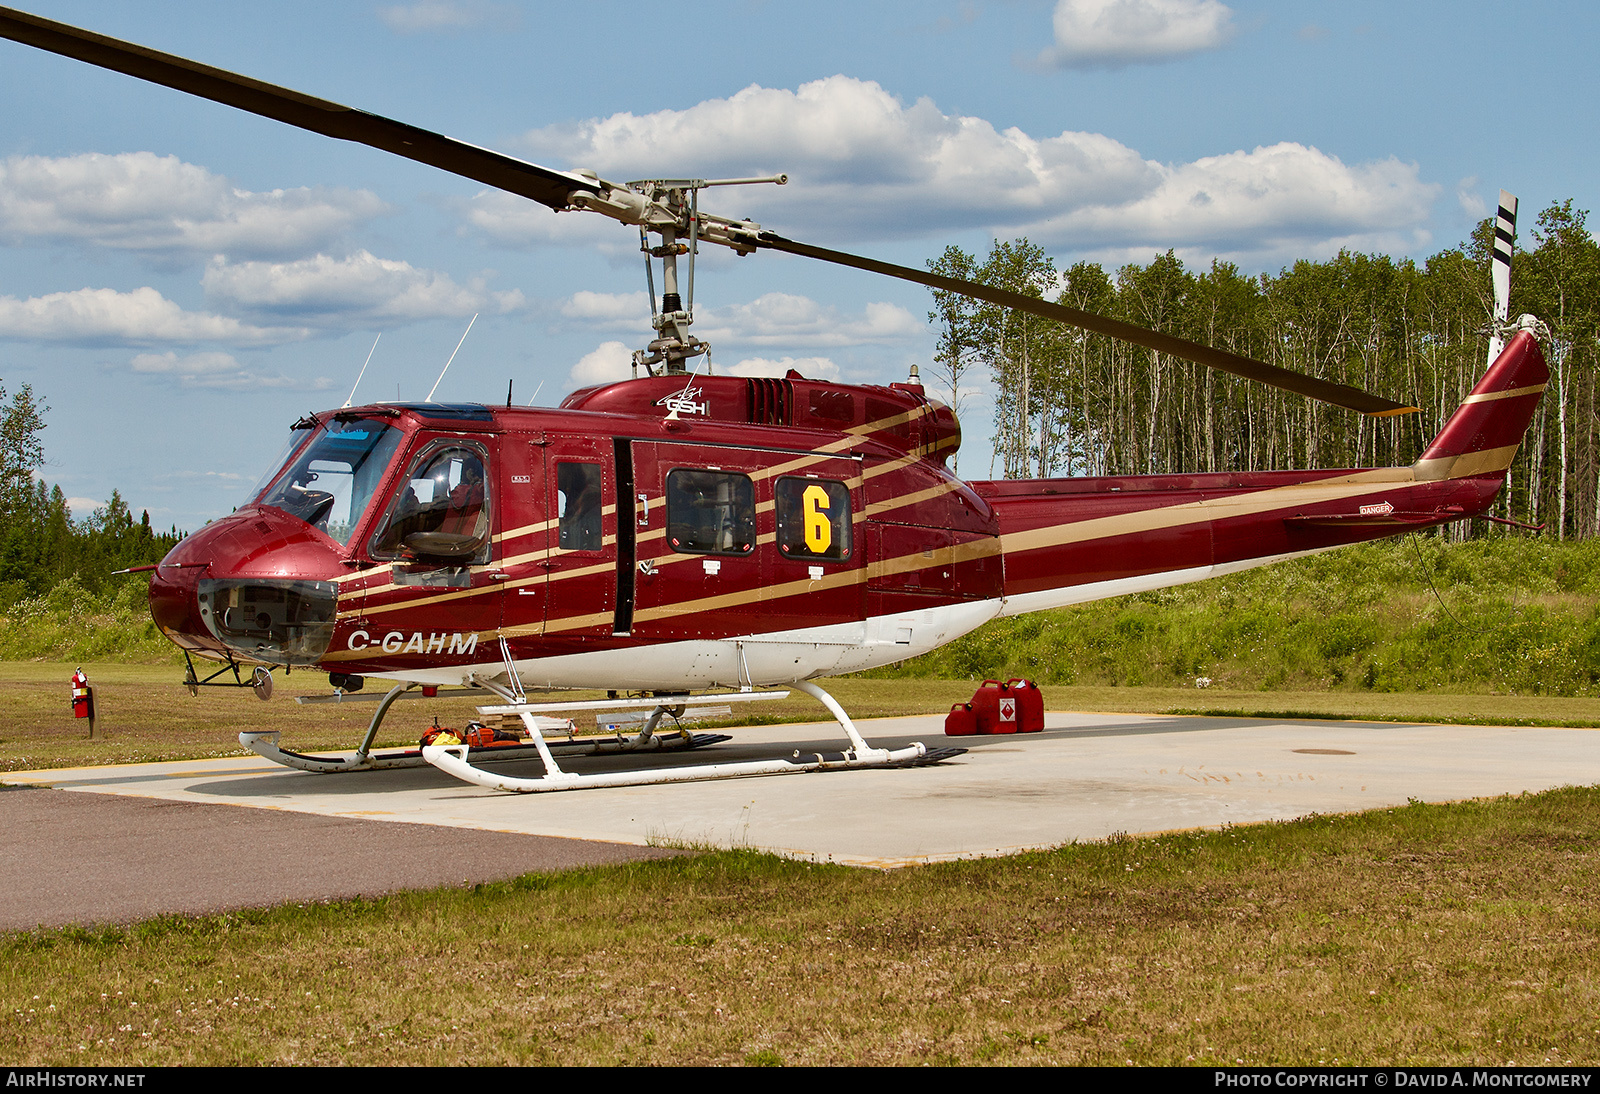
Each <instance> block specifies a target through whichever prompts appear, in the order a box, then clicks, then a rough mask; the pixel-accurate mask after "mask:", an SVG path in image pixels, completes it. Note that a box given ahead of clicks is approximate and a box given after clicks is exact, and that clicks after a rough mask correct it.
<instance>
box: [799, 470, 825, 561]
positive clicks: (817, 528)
mask: <svg viewBox="0 0 1600 1094" xmlns="http://www.w3.org/2000/svg"><path fill="white" fill-rule="evenodd" d="M801 497H802V498H804V499H805V514H806V550H808V551H810V552H811V553H812V554H814V555H821V554H826V553H827V551H828V548H829V547H831V546H833V525H832V524H830V523H829V522H828V514H827V513H824V512H822V510H824V509H826V508H828V492H827V491H826V490H824V489H823V488H822V487H820V486H808V487H806V492H805V493H804V494H802V495H801Z"/></svg>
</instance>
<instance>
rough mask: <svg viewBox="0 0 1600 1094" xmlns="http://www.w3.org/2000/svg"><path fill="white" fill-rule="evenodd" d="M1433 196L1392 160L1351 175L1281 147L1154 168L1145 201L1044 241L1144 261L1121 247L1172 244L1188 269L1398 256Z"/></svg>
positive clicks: (1086, 211) (1080, 213)
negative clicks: (1191, 265) (1219, 263)
mask: <svg viewBox="0 0 1600 1094" xmlns="http://www.w3.org/2000/svg"><path fill="white" fill-rule="evenodd" d="M1438 192H1439V187H1438V186H1436V185H1433V184H1429V183H1424V182H1422V181H1421V180H1420V179H1419V178H1418V172H1417V166H1416V165H1415V164H1405V163H1401V162H1400V161H1399V160H1396V159H1393V158H1390V159H1387V160H1380V161H1378V162H1376V163H1368V164H1362V165H1360V166H1357V167H1350V166H1347V165H1346V164H1344V163H1342V162H1341V161H1340V160H1339V159H1337V158H1336V157H1334V156H1329V155H1327V154H1326V153H1324V152H1321V151H1319V150H1318V149H1316V148H1308V147H1306V146H1305V145H1301V144H1292V143H1287V142H1286V143H1282V144H1275V145H1272V146H1271V147H1268V148H1257V149H1255V150H1253V151H1250V152H1230V153H1229V154H1227V155H1225V156H1208V157H1206V158H1204V159H1199V160H1196V161H1195V162H1193V163H1188V164H1182V165H1180V166H1178V167H1171V168H1162V169H1161V182H1160V183H1159V185H1157V186H1155V187H1152V188H1151V189H1150V190H1149V191H1147V192H1146V193H1144V194H1142V195H1140V196H1138V197H1137V198H1134V199H1133V200H1129V201H1122V202H1117V203H1114V204H1102V205H1092V206H1087V207H1084V208H1080V209H1077V210H1075V211H1073V212H1072V213H1070V214H1068V215H1067V216H1064V217H1061V218H1059V219H1058V220H1056V221H1054V222H1053V223H1052V224H1051V226H1050V228H1051V230H1050V231H1049V232H1048V233H1046V234H1047V236H1049V237H1053V238H1063V237H1065V238H1070V239H1073V240H1075V241H1077V243H1078V245H1079V246H1080V247H1083V248H1090V247H1096V246H1098V247H1099V248H1100V249H1101V250H1102V253H1105V254H1107V255H1120V256H1124V257H1129V258H1139V259H1141V260H1144V261H1148V259H1149V253H1148V252H1149V250H1150V244H1146V245H1145V246H1144V247H1142V248H1141V247H1139V246H1137V245H1129V244H1128V243H1126V242H1125V241H1127V240H1129V239H1130V238H1131V239H1147V240H1150V241H1152V243H1153V244H1154V248H1155V249H1156V250H1164V249H1165V248H1166V247H1168V246H1172V247H1175V249H1177V250H1178V252H1179V254H1180V255H1181V256H1183V257H1184V258H1185V259H1186V260H1187V261H1190V262H1195V261H1206V260H1209V258H1210V257H1211V256H1213V255H1221V256H1223V257H1226V258H1230V259H1233V260H1235V261H1241V262H1244V263H1247V264H1248V263H1262V262H1269V263H1270V262H1273V261H1285V260H1288V259H1291V258H1309V257H1315V256H1317V255H1319V254H1324V255H1325V254H1329V253H1332V252H1333V251H1336V250H1337V249H1339V248H1340V247H1349V248H1350V249H1352V250H1390V251H1393V250H1400V251H1405V250H1410V249H1412V248H1414V247H1417V246H1420V245H1422V244H1425V243H1426V242H1427V239H1428V236H1427V234H1426V233H1425V232H1424V231H1422V230H1421V229H1420V228H1417V227H1415V226H1416V225H1420V224H1422V223H1423V222H1424V221H1425V220H1426V219H1427V217H1428V213H1429V208H1430V206H1431V205H1432V203H1433V199H1434V197H1435V196H1436V195H1437V194H1438ZM1163 236H1165V243H1163Z"/></svg>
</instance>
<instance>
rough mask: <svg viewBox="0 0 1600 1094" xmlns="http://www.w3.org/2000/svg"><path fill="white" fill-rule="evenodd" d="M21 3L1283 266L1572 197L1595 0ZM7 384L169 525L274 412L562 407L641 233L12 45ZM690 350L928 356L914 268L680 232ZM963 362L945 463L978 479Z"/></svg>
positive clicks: (617, 350) (486, 114) (977, 404)
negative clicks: (694, 343)
mask: <svg viewBox="0 0 1600 1094" xmlns="http://www.w3.org/2000/svg"><path fill="white" fill-rule="evenodd" d="M24 7H25V9H26V10H28V11H31V12H33V13H35V14H39V15H43V16H46V17H48V18H52V19H57V20H60V21H63V22H67V23H72V24H75V25H78V26H83V27H87V28H89V29H92V30H96V31H99V32H101V33H104V34H109V35H113V36H116V37H120V38H124V39H128V40H131V41H134V42H137V43H140V44H143V45H147V46H151V47H154V48H157V49H162V50H166V51H168V52H172V53H177V54H181V55H183V56H187V57H191V58H194V59H196V60H200V61H204V62H206V63H209V64H214V65H218V66H220V67H223V68H229V69H233V70H235V71H238V72H242V73H244V74H246V75H250V76H254V77H257V78H259V79H264V80H269V81H272V82H274V83H279V84H283V85H286V86H288V87H291V88H294V89H296V90H300V91H304V92H307V93H309V94H313V95H317V96H320V97H323V98H327V99H332V100H334V101H337V102H343V103H346V104H348V105H351V106H357V107H360V108H363V109H366V110H371V111H374V112H377V113H381V114H386V115H388V116H390V117H395V118H399V119H401V120H404V121H408V122H411V123H413V124H416V125H420V126H423V127H426V128H430V129H435V130H438V131H440V132H444V133H447V134H449V135H451V136H454V137H457V138H459V139H462V140H467V141H471V142H473V143H476V144H481V145H486V146H488V147H492V148H496V149H499V150H501V151H505V152H508V153H511V154H514V155H520V156H524V157H526V158H529V159H533V160H535V161H537V162H540V163H544V164H547V165H549V166H552V167H558V168H574V167H585V166H587V167H592V168H595V169H597V170H599V171H600V173H601V174H602V175H605V176H606V177H609V178H612V179H628V178H636V177H640V176H649V175H654V176H662V175H673V176H682V175H695V176H700V177H717V176H726V175H748V174H764V173H773V172H780V171H783V172H787V173H789V175H790V176H791V178H792V180H793V181H792V182H791V184H790V185H788V186H786V187H782V188H778V187H761V188H749V189H743V190H739V191H731V190H722V191H712V192H711V194H710V196H708V198H707V202H706V207H707V208H710V209H712V210H713V211H720V212H723V213H727V214H730V215H739V216H744V215H748V216H752V217H754V218H755V219H757V220H759V221H761V222H762V223H763V224H764V225H766V226H768V227H771V228H773V229H775V230H777V231H780V232H782V233H784V234H786V235H789V236H791V237H793V238H797V239H802V240H807V241H812V242H817V243H823V244H827V245H832V246H838V247H843V248H845V249H851V250H856V251H858V252H861V253H865V254H870V255H874V256H877V257H882V258H886V259H890V260H893V261H900V262H904V263H907V264H913V265H920V264H921V263H922V262H923V261H924V260H925V259H927V258H930V257H933V256H936V255H937V254H938V253H939V252H940V251H941V250H942V249H943V248H944V246H945V245H947V244H949V243H959V244H961V245H963V246H965V247H967V248H969V249H972V250H982V249H984V248H986V247H987V245H988V243H989V241H990V240H991V239H993V238H995V237H996V236H998V237H1001V238H1013V237H1015V236H1019V235H1027V236H1028V237H1029V238H1030V239H1032V240H1033V241H1035V242H1038V243H1041V244H1044V245H1045V246H1046V247H1047V249H1048V250H1049V252H1050V253H1051V254H1052V255H1053V256H1055V257H1056V259H1057V261H1058V262H1071V261H1075V260H1078V259H1080V258H1094V259H1098V260H1100V261H1102V262H1105V263H1107V264H1108V265H1114V264H1116V263H1120V262H1124V261H1128V260H1138V261H1148V260H1149V258H1150V257H1151V256H1152V255H1154V254H1156V253H1157V252H1161V251H1165V250H1166V249H1167V248H1169V247H1171V248H1175V249H1176V250H1177V251H1178V253H1179V254H1180V255H1181V256H1182V257H1183V258H1184V259H1185V261H1187V262H1189V263H1191V264H1193V265H1205V264H1208V263H1209V261H1210V260H1211V258H1213V257H1216V256H1220V257H1223V258H1225V259H1228V260H1230V261H1234V262H1237V263H1238V264H1239V265H1240V266H1241V267H1243V268H1244V269H1246V270H1248V271H1252V272H1254V271H1262V270H1276V269H1278V268H1279V267H1280V266H1282V265H1284V264H1286V263H1288V262H1292V261H1293V260H1294V259H1296V258H1301V257H1309V258H1322V257H1326V256H1328V255H1330V254H1332V253H1334V252H1335V251H1337V250H1338V249H1339V248H1340V247H1350V248H1353V249H1357V250H1363V251H1384V252H1387V253H1390V254H1397V255H1399V254H1407V255H1413V256H1418V257H1420V256H1424V255H1427V254H1430V253H1433V252H1434V251H1437V250H1439V249H1442V248H1444V247H1448V246H1453V245H1455V244H1457V243H1458V242H1460V241H1461V240H1462V239H1463V238H1465V236H1466V235H1467V234H1468V233H1469V232H1470V230H1471V226H1472V224H1473V222H1474V221H1475V220H1476V219H1477V218H1479V217H1481V216H1484V215H1486V214H1487V213H1488V212H1492V210H1493V205H1494V198H1495V195H1496V193H1497V191H1498V189H1499V188H1500V187H1502V186H1504V187H1506V188H1507V189H1510V190H1512V191H1513V192H1515V193H1517V194H1518V195H1519V196H1520V197H1521V199H1522V201H1523V231H1524V235H1523V238H1524V240H1527V239H1528V236H1527V231H1528V229H1529V228H1531V226H1532V221H1533V217H1534V215H1535V214H1536V213H1537V212H1538V210H1540V209H1542V208H1544V207H1545V206H1546V205H1548V204H1549V203H1550V202H1551V201H1554V200H1560V199H1564V198H1568V197H1570V198H1573V199H1575V200H1576V202H1577V204H1578V206H1579V207H1581V208H1585V209H1588V208H1593V207H1594V203H1595V201H1594V198H1595V195H1594V190H1595V182H1594V180H1595V179H1596V177H1597V176H1600V172H1597V170H1596V166H1597V165H1596V163H1595V160H1596V154H1595V152H1594V141H1593V129H1594V126H1593V123H1592V120H1591V115H1592V111H1593V107H1592V105H1591V104H1592V103H1593V102H1594V101H1595V96H1594V94H1593V92H1594V84H1595V79H1594V76H1593V75H1592V71H1593V65H1592V61H1591V58H1592V56H1593V54H1594V51H1595V48H1596V46H1597V44H1600V35H1597V33H1596V23H1597V21H1600V15H1597V14H1595V11H1594V9H1589V8H1587V7H1586V6H1582V5H1570V4H1567V5H1556V4H1540V3H1532V4H1525V5H1522V6H1520V7H1519V8H1517V9H1516V10H1515V12H1514V13H1512V14H1508V9H1506V8H1504V7H1502V6H1498V5H1489V4H1476V3H1449V4H1445V3H1420V2H1419V3H1412V4H1405V5H1393V4H1376V3H1359V2H1342V3H1312V2H1305V3H1273V4H1268V3H1264V2H1245V0H1237V2H1231V3H1228V4H1226V5H1225V4H1222V3H1219V2H1217V0H1060V2H1056V3H1049V2H1043V0H1036V2H1029V0H1014V2H1009V3H973V2H961V3H956V2H952V3H945V2H938V0H932V2H923V3H875V4H869V5H862V4H859V3H858V4H842V3H840V4H836V3H831V2H813V3H808V4H805V5H795V4H788V3H784V4H780V3H766V2H752V0H728V2H721V3H680V4H676V5H671V6H668V7H656V8H651V7H644V8H628V9H619V8H615V7H610V6H600V5H588V4H571V3H563V4H537V3H513V2H494V0H482V2H479V0H425V2H421V3H387V4H386V3H378V4H357V3H339V2H323V3H316V4H313V3H300V2H262V3H258V4H252V5H229V6H221V5H217V4H213V3H192V2H180V0H140V2H138V3H132V2H128V3H123V2H109V0H99V2H85V0H32V2H31V3H25V4H24ZM0 94H3V95H4V102H5V104H6V110H5V112H4V114H3V116H0V382H3V383H4V385H5V386H6V388H7V389H8V390H10V391H14V390H15V389H16V388H17V386H18V385H20V384H22V383H28V384H31V385H32V386H33V388H34V390H35V392H36V393H37V394H39V395H40V396H42V397H43V398H44V399H45V400H46V401H47V402H48V403H49V405H50V407H51V412H50V414H49V416H48V418H47V420H48V422H49V427H48V429H47V430H46V432H45V442H46V452H47V457H48V459H49V465H48V466H47V467H46V468H45V469H44V471H43V474H44V477H45V478H46V479H47V480H48V481H50V482H52V483H60V484H61V486H62V487H63V489H64V490H66V492H67V494H68V495H69V496H70V497H72V498H74V499H76V500H77V503H78V505H79V506H80V508H82V507H92V505H93V504H96V503H101V502H103V501H104V500H105V499H106V498H107V497H108V496H109V495H110V493H111V490H112V489H113V488H117V489H120V490H121V491H122V493H123V495H124V496H125V497H126V498H127V499H128V500H129V502H130V504H131V505H132V506H133V508H134V510H135V512H137V511H138V510H140V509H148V510H149V511H150V514H151V519H152V520H153V521H154V522H155V523H156V524H158V525H161V526H166V525H170V524H174V523H175V524H177V525H178V526H179V527H181V528H193V527H196V526H198V525H199V524H200V523H202V522H203V521H205V520H206V519H209V518H211V517H215V516H217V515H219V514H221V513H225V512H227V511H228V509H229V508H230V507H231V506H233V505H235V504H237V503H238V502H239V501H240V500H242V497H243V495H244V493H245V492H246V490H247V489H248V487H249V486H250V484H251V483H253V482H254V481H255V480H256V478H257V477H258V476H259V475H260V473H261V472H262V471H263V470H264V469H265V465H266V464H267V463H268V462H269V461H270V460H271V458H272V457H273V455H274V454H275V453H276V451H277V450H278V448H279V446H280V444H281V442H282V439H283V436H284V434H285V432H286V430H287V427H288V424H289V423H290V422H291V421H292V420H294V419H295V418H296V417H298V416H299V415H300V414H301V413H303V412H305V411H307V410H312V409H320V408H325V407H328V406H337V405H339V404H340V403H342V402H344V400H345V397H346V396H347V394H348V393H349V391H350V387H351V385H352V384H353V383H354V382H355V378H356V374H357V372H358V370H359V369H360V367H361V363H362V360H363V359H364V358H365V357H366V355H367V352H368V349H369V348H370V346H371V344H372V341H373V339H374V337H376V336H378V335H379V334H381V335H382V339H381V341H380V343H379V345H378V349H377V352H376V354H375V355H374V357H373V361H372V365H371V367H370V369H369V370H368V372H367V375H366V378H365V379H364V380H363V381H362V385H361V389H360V390H359V391H358V392H357V401H358V402H360V401H368V400H378V399H393V398H395V397H396V396H397V395H399V396H401V397H404V398H411V399H414V398H421V397H422V396H424V395H426V393H427V391H428V389H429V387H431V386H432V384H433V382H434V379H435V377H436V376H437V374H438V371H439V369H440V367H442V365H443V363H444V361H445V359H446V358H447V357H448V356H449V354H450V351H451V349H452V348H453V347H454V346H455V344H456V342H457V340H458V339H459V338H460V336H461V332H462V331H463V329H465V327H466V325H467V321H468V319H470V318H471V316H472V315H473V314H474V313H478V314H479V315H480V318H479V319H478V321H477V323H476V325H475V326H474V328H473V330H472V333H471V336H470V337H469V338H468V339H467V341H466V343H465V345H464V346H463V347H462V349H461V353H460V355H459V356H458V357H457V358H456V362H455V364H454V365H453V366H452V368H451V370H450V373H449V375H448V376H447V377H446V378H445V380H444V382H443V384H442V385H441V386H440V388H439V394H438V397H439V398H442V399H453V400H468V399H477V400H484V401H498V400H503V399H504V397H505V390H506V383H507V380H508V378H513V377H514V378H515V381H516V394H517V398H518V401H519V402H526V401H527V400H528V399H529V398H530V397H532V396H534V393H535V391H536V390H537V392H538V402H540V403H541V404H546V405H553V404H554V403H556V402H558V401H559V400H560V398H561V397H562V396H563V395H564V394H565V393H566V392H567V391H569V390H571V389H572V388H573V387H575V386H578V384H579V383H581V382H585V381H592V380H593V379H597V378H601V377H603V376H606V375H608V374H614V373H615V371H616V369H617V368H618V367H619V365H620V362H622V361H623V360H625V358H626V351H627V350H630V349H632V348H636V347H639V346H642V345H643V343H644V342H645V341H646V340H647V333H648V331H647V327H646V325H645V323H644V321H643V319H642V313H643V311H644V308H645V305H644V303H643V297H642V292H643V277H642V270H641V269H640V266H641V259H640V257H639V255H638V252H637V249H636V248H637V234H636V231H635V230H634V229H630V228H625V227H622V226H620V225H617V224H615V223H612V222H610V221H606V220H604V219H602V218H598V217H588V218H587V219H585V217H584V216H583V215H582V214H564V215H561V216H557V215H555V214H552V213H550V212H548V211H547V210H545V209H543V208H542V207H539V206H533V205H529V204H527V203H523V202H519V201H518V200H515V199H510V198H506V197H504V196H498V195H494V194H492V193H485V192H483V189H482V187H481V186H479V185H477V184H474V183H471V182H468V181H466V180H462V179H457V178H454V177H452V176H449V175H446V174H443V173H441V172H438V171H435V170H433V169H430V168H426V167H422V166H419V165H415V164H410V163H406V162H404V161H400V160H396V159H392V158H391V157H388V156H386V155H384V154H383V153H381V152H377V151H374V150H371V149H366V148H362V147H357V146H353V145H344V144H340V143H339V142H334V141H330V140H327V139H325V138H321V137H317V136H314V135H311V134H306V133H301V132H299V131H296V130H292V129H289V128H286V127H283V126H281V125H278V124H276V123H273V122H269V121H266V120H263V119H258V118H254V117H250V116H247V115H242V114H237V113H235V112H231V111H229V110H227V109H226V108H224V107H220V106H215V105H213V104H210V103H205V102H200V101H197V100H192V99H189V98H186V97H185V96H182V95H180V94H178V93H176V92H172V91H169V90H167V89H164V88H160V87H155V86H151V85H146V84H142V83H140V82H138V81H135V80H132V79H130V78H128V77H124V76H120V75H117V74H114V73H107V72H101V71H98V70H95V69H91V68H89V67H88V66H85V65H83V64H81V63H78V62H75V61H69V60H67V59H65V58H59V57H56V56H53V55H49V54H44V53H40V52H38V51H35V50H31V49H28V48H27V47H23V46H19V45H15V44H12V43H9V42H0ZM696 303H697V320H698V322H697V324H696V331H697V333H699V334H700V335H701V336H702V337H706V338H708V339H709V340H711V342H712V344H713V362H714V367H716V368H718V369H719V370H720V369H728V370H736V371H743V372H756V371H761V370H764V369H765V370H772V369H781V368H783V367H787V366H788V365H791V364H793V365H796V366H797V367H799V368H800V369H801V370H802V371H803V372H806V373H807V374H809V375H818V376H831V377H838V378H841V379H844V380H853V381H863V382H887V381H890V380H898V379H902V378H903V377H904V376H905V374H906V372H907V369H908V368H909V366H910V365H911V364H912V363H913V362H916V363H920V364H922V365H923V366H924V368H926V366H927V363H928V361H929V358H930V356H931V353H932V347H933V341H934V335H933V332H932V330H931V329H930V328H929V327H928V325H927V323H926V320H925V315H926V312H927V310H928V307H929V301H928V297H927V295H926V293H925V292H924V291H923V290H921V289H918V288H916V287H915V286H910V285H901V284H897V283H894V282H889V281H885V280H881V279H874V278H872V277H870V276H868V275H865V274H860V273H856V272H853V271H847V270H839V269H832V268H828V267H824V266H818V265H816V264H808V263H806V262H805V261H804V260H801V259H794V258H790V257H788V256H782V255H770V254H768V255H755V256H751V257H748V258H743V259H738V258H734V257H733V256H731V255H719V254H707V255H705V256H704V257H703V259H702V263H701V268H700V271H699V281H698V286H697V301H696ZM985 398H986V396H985V392H984V391H982V390H979V391H976V392H974V393H972V398H971V402H970V409H969V410H968V412H967V419H966V424H967V445H966V450H965V453H964V455H965V457H966V458H965V459H963V461H962V465H961V466H962V470H963V472H964V473H967V474H971V475H984V474H987V466H988V445H987V441H988V417H987V410H986V403H985Z"/></svg>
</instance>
